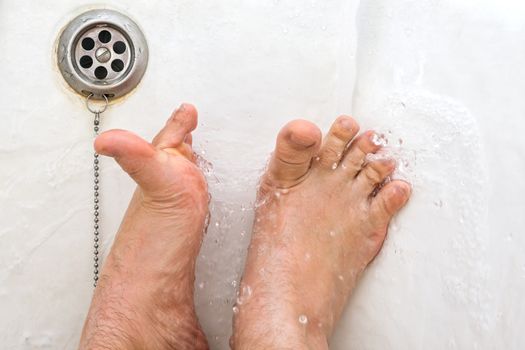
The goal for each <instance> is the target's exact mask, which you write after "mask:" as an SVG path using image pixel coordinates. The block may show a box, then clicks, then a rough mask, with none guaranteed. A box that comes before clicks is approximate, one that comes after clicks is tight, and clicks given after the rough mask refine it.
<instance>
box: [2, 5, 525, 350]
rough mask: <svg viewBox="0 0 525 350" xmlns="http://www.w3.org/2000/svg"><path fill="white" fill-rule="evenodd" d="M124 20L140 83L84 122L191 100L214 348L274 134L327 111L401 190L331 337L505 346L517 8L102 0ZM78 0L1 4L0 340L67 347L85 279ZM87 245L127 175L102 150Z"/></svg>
mask: <svg viewBox="0 0 525 350" xmlns="http://www.w3.org/2000/svg"><path fill="white" fill-rule="evenodd" d="M106 4H107V5H108V6H111V7H112V8H116V9H120V10H123V11H124V12H126V13H128V14H129V15H131V17H132V18H134V19H135V20H136V21H137V22H138V23H139V25H140V26H141V27H142V28H143V30H144V32H145V35H146V37H147V39H148V43H149V47H150V62H149V67H148V70H147V72H146V75H145V78H144V80H143V82H142V83H141V84H140V86H139V88H138V89H137V90H136V91H135V92H134V93H133V94H132V95H131V96H129V97H128V98H127V99H125V101H123V102H121V103H118V104H115V105H113V106H111V108H110V109H109V110H108V112H106V113H104V115H103V129H104V130H107V129H110V128H124V129H129V130H132V131H134V132H136V133H138V134H140V135H142V136H144V137H146V138H152V137H153V135H154V134H155V132H156V131H157V130H158V129H159V128H160V127H161V126H162V125H163V124H164V122H165V119H166V118H167V117H168V116H169V114H170V113H171V111H172V109H174V108H175V107H176V106H178V105H179V104H180V103H181V102H183V101H187V102H192V103H194V104H195V105H197V107H198V109H199V111H200V122H199V130H198V132H197V133H196V135H195V143H196V145H197V150H198V151H199V152H200V153H201V154H202V155H203V156H205V157H206V158H207V159H208V160H209V161H210V162H211V163H212V164H213V170H212V171H211V174H210V176H209V182H210V188H211V192H212V195H213V203H212V221H211V225H210V229H209V232H208V234H207V236H206V240H205V242H204V246H203V249H202V252H201V256H200V257H199V261H198V275H197V281H196V293H197V300H196V303H197V309H198V313H199V316H200V319H201V322H202V324H203V326H204V328H205V331H206V333H207V335H208V338H209V340H210V344H211V345H212V348H213V349H226V348H227V342H228V337H229V334H230V332H231V329H230V328H231V316H232V311H231V307H232V304H233V300H234V296H235V290H236V286H237V284H238V281H239V278H240V274H241V272H242V263H243V261H244V256H245V248H246V246H247V244H248V242H249V236H250V226H251V219H252V216H253V211H252V202H253V199H254V195H255V186H256V183H257V179H258V176H259V175H260V173H261V169H262V168H263V166H264V164H265V161H266V159H267V156H268V154H269V152H270V151H271V149H272V147H273V142H274V138H275V135H276V134H277V132H278V130H279V128H280V127H281V126H282V125H283V124H284V123H285V122H286V121H288V120H289V119H292V118H298V117H300V118H306V119H310V120H312V121H314V122H316V123H318V124H319V125H320V126H322V127H323V128H324V129H325V130H326V128H327V127H328V126H329V124H330V122H331V121H332V119H333V118H335V117H336V116H337V115H338V114H340V113H347V114H348V113H352V114H353V115H354V116H355V117H356V118H357V119H358V120H359V121H360V122H361V124H362V125H363V129H365V128H376V129H377V130H379V131H381V132H382V133H384V134H385V136H386V137H387V138H388V140H389V146H390V147H391V150H392V151H393V152H396V154H397V155H398V156H399V158H400V159H401V160H402V161H401V164H402V167H403V168H402V169H401V170H402V171H401V173H400V176H404V177H406V178H408V179H409V180H410V181H411V182H412V183H413V186H414V195H413V198H412V200H411V202H410V203H409V205H408V207H407V208H406V209H405V210H404V211H403V212H402V214H401V215H400V216H399V217H398V218H397V219H396V220H395V222H394V223H393V225H392V227H391V231H390V235H389V238H388V240H387V242H386V243H385V247H384V249H383V251H382V253H381V254H380V255H379V256H378V258H377V259H376V260H375V261H374V262H373V264H372V266H371V267H370V269H369V270H368V271H367V273H366V274H365V276H364V277H363V280H362V283H361V284H360V285H359V287H358V289H357V290H356V293H355V295H354V296H353V297H352V298H351V300H350V303H349V307H348V309H347V312H346V313H345V314H344V316H343V319H342V322H341V324H340V327H339V328H338V330H337V331H336V334H335V335H334V337H333V339H332V342H331V344H332V346H331V347H332V348H333V349H341V350H343V349H345V350H346V349H378V350H379V349H423V348H424V349H516V350H518V349H522V348H524V347H525V341H524V340H523V337H522V335H521V334H520V333H521V331H522V330H523V329H524V328H525V312H524V310H525V305H524V302H523V301H522V295H523V293H524V291H525V255H524V254H523V251H524V248H525V235H524V232H523V227H524V226H525V219H524V213H525V204H524V201H523V198H524V197H525V182H524V181H523V180H522V174H523V173H524V172H525V162H524V158H525V141H524V139H523V137H522V135H523V134H524V133H525V121H524V120H525V115H524V113H525V98H524V97H523V96H524V92H525V66H524V64H525V46H524V45H523V39H524V38H525V27H524V26H525V5H522V4H521V2H520V1H517V0H516V1H512V0H500V1H498V2H494V1H489V0H486V1H485V0H484V1H474V0H441V1H439V0H417V1H416V0H390V1H380V0H367V1H361V3H359V1H357V0H354V1H345V0H305V1H298V0H296V1H292V0H268V1H255V0H249V1H242V0H228V1H221V2H209V1H202V0H198V1H195V0H180V1H176V2H175V1H168V0H165V1H149V2H144V1H136V0H133V1H109V2H107V3H106ZM89 5H90V3H89V2H87V1H66V0H56V1H53V2H43V1H36V0H25V1H14V0H2V1H0V47H2V52H3V55H1V56H0V77H1V83H0V96H2V108H1V109H0V117H1V121H2V127H1V128H0V164H1V169H2V171H1V172H0V183H1V188H0V201H1V203H2V204H1V208H2V210H1V211H0V220H1V222H2V227H1V228H0V238H1V242H2V243H1V245H0V310H1V313H0V329H1V331H0V344H2V346H1V348H2V349H73V348H75V346H76V344H77V341H78V337H79V333H80V330H81V327H82V323H83V317H84V316H85V313H86V311H87V307H88V304H89V299H90V295H91V292H92V287H91V274H92V271H91V270H92V266H91V259H92V255H91V254H92V249H91V246H92V236H91V234H92V231H91V229H90V227H91V200H92V198H91V196H92V185H91V181H92V179H91V156H92V150H91V142H92V135H91V123H92V120H91V116H90V115H89V113H88V112H87V111H85V109H84V106H83V101H82V99H80V98H79V97H77V96H75V95H74V94H73V93H72V92H71V91H70V90H69V89H68V88H67V87H66V86H65V83H64V82H63V80H62V78H61V77H60V74H59V73H58V71H57V69H56V67H55V63H54V52H53V49H54V48H53V45H54V43H55V40H56V38H57V36H58V34H59V32H60V29H61V28H62V27H63V26H64V25H65V24H66V23H67V21H68V20H69V19H71V18H72V17H74V16H75V15H76V14H78V13H80V12H82V11H83V10H85V9H88V8H91V7H90V6H89ZM102 167H103V172H102V195H103V197H102V201H103V203H102V205H103V208H102V214H103V216H102V227H103V231H102V232H103V233H102V234H103V247H104V249H103V251H104V252H107V249H108V247H109V245H110V244H111V240H112V238H113V236H114V233H115V232H116V230H117V227H118V224H119V222H120V219H121V217H122V214H123V212H124V210H125V208H126V205H127V202H128V200H129V198H130V196H131V193H132V189H133V187H134V186H133V183H132V181H131V180H129V179H128V178H127V176H126V175H125V174H123V173H122V171H121V170H120V169H119V168H118V167H117V166H116V165H115V164H114V163H113V162H112V161H110V160H107V159H105V160H103V162H102Z"/></svg>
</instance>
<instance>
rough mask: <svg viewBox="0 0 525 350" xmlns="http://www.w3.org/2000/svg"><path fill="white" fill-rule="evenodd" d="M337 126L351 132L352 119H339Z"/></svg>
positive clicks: (352, 127) (352, 126)
mask: <svg viewBox="0 0 525 350" xmlns="http://www.w3.org/2000/svg"><path fill="white" fill-rule="evenodd" d="M339 125H341V127H342V128H343V129H345V130H348V131H352V130H353V129H354V123H353V122H352V119H349V118H341V119H340V120H339Z"/></svg>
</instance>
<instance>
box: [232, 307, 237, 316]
mask: <svg viewBox="0 0 525 350" xmlns="http://www.w3.org/2000/svg"><path fill="white" fill-rule="evenodd" d="M232 310H233V314H234V315H237V314H238V313H239V307H237V306H234V307H233V308H232Z"/></svg>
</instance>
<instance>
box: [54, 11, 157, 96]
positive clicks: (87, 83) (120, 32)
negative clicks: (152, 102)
mask: <svg viewBox="0 0 525 350" xmlns="http://www.w3.org/2000/svg"><path fill="white" fill-rule="evenodd" d="M57 60H58V68H59V70H60V72H61V73H62V76H63V77H64V79H65V80H66V82H67V83H68V84H69V85H70V86H71V87H72V88H73V90H75V91H76V92H78V93H79V94H82V95H84V96H88V95H90V94H93V96H92V98H93V99H98V100H102V99H104V95H106V97H110V98H118V97H121V96H124V95H126V94H127V93H128V92H130V91H131V90H133V89H134V88H135V86H137V84H138V83H139V82H140V79H141V78H142V76H143V75H144V72H145V71H146V67H147V64H148V45H147V43H146V39H145V38H144V35H143V34H142V31H141V30H140V28H139V27H138V26H137V24H136V23H135V22H133V21H132V20H131V19H130V18H129V17H127V16H125V15H123V14H121V13H120V12H117V11H114V10H107V9H99V10H91V11H87V12H85V13H83V14H81V15H79V16H78V17H76V18H74V19H73V20H72V21H71V22H69V24H68V25H67V26H66V28H65V29H64V31H63V32H62V34H61V35H60V39H59V42H58V48H57Z"/></svg>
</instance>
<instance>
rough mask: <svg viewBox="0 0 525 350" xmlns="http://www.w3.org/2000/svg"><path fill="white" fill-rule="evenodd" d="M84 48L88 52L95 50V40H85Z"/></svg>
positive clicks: (83, 42) (83, 41)
mask: <svg viewBox="0 0 525 350" xmlns="http://www.w3.org/2000/svg"><path fill="white" fill-rule="evenodd" d="M82 47H83V48H84V50H86V51H89V50H91V49H93V48H94V47H95V40H93V39H91V38H84V40H82Z"/></svg>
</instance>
